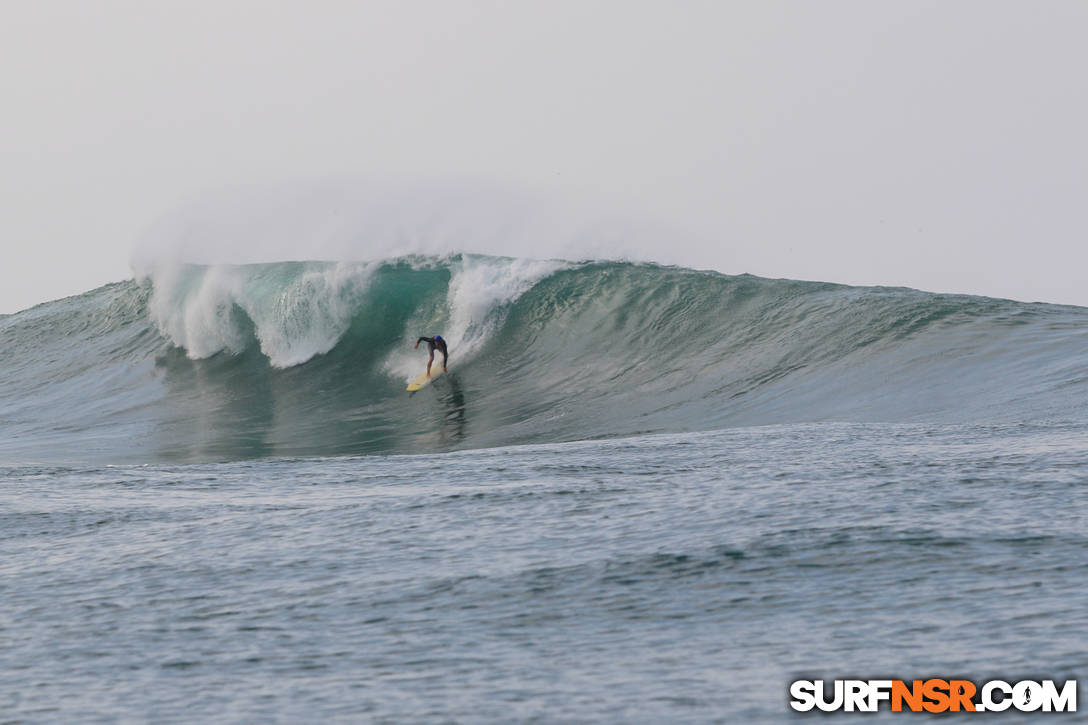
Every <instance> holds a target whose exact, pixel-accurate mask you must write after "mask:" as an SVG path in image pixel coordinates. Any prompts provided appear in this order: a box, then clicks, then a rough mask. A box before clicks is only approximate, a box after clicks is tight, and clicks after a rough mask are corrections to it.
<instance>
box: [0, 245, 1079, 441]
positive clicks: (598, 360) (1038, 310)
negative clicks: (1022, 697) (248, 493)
mask: <svg viewBox="0 0 1088 725" xmlns="http://www.w3.org/2000/svg"><path fill="white" fill-rule="evenodd" d="M436 333H439V334H442V335H443V336H444V337H445V338H446V339H447V340H448V341H449V343H450V350H451V358H450V375H448V376H444V377H443V378H440V379H438V380H436V382H435V383H434V384H432V385H431V386H429V387H428V388H425V389H424V390H423V391H421V392H420V393H417V394H415V395H411V396H410V395H408V394H406V393H405V391H404V382H405V381H406V380H407V379H410V378H412V377H414V376H416V375H418V374H419V373H420V372H422V369H423V366H424V365H425V360H426V355H425V353H424V352H423V351H416V350H413V348H412V344H413V342H414V341H415V339H416V338H417V337H418V336H420V335H433V334H436ZM0 344H2V349H0V365H2V368H0V434H2V442H0V460H10V461H16V460H17V461H29V460H37V461H73V460H77V461H78V460H91V459H94V460H101V459H108V460H116V461H149V460H184V461H193V460H218V459H227V458H248V457H263V456H296V455H342V454H352V453H375V452H424V451H437V450H450V449H456V448H469V447H479V446H498V445H510V444H518V443H534V442H551V441H559V440H576V439H586V438H597V437H610V436H622V435H630V434H636V433H646V432H675V431H689V430H700V429H708V428H718V427H725V426H733V425H757V424H769V423H787V422H804V421H825V420H836V421H884V422H899V421H911V422H918V421H931V422H934V423H942V424H943V423H994V424H1006V423H1025V422H1041V423H1048V424H1060V423H1062V422H1064V421H1076V422H1081V421H1084V420H1085V419H1086V418H1088V310H1086V309H1084V308H1079V307H1068V306H1059V305H1047V304H1038V303H1036V304H1026V303H1021V302H1013V301H1009V300H997V299H989V298H981V297H972V296H964V295H937V294H930V293H925V292H919V291H916V290H909V289H900V288H894V289H890V288H862V287H848V286H843V285H835V284H827V283H819V282H798V281H791V280H771V279H762V278H757V277H752V276H747V275H742V276H727V275H722V274H718V273H714V272H703V271H696V270H690V269H683V268H677V267H663V266H658V265H654V264H630V263H623V262H586V263H570V262H558V261H541V260H526V259H512V258H504V257H492V256H482V255H469V254H453V255H448V256H442V257H434V256H414V257H400V258H395V259H388V260H384V261H370V262H278V263H272V264H247V265H203V266H202V265H181V264H178V265H173V266H162V267H158V268H155V269H153V270H152V271H150V272H149V273H148V274H147V276H145V277H143V278H141V279H138V280H133V281H128V282H121V283H117V284H113V285H108V286H106V287H102V288H100V289H97V290H94V291H91V292H88V293H86V294H85V295H82V296H79V297H73V298H67V299H64V300H57V301H54V302H50V303H46V304H44V305H39V306H38V307H35V308H32V309H30V310H26V311H24V312H20V313H18V314H15V315H9V316H6V317H0Z"/></svg>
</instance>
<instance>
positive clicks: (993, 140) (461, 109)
mask: <svg viewBox="0 0 1088 725" xmlns="http://www.w3.org/2000/svg"><path fill="white" fill-rule="evenodd" d="M1086 39H1088V2H1083V1H1081V0H1075V1H1069V2H1061V1H1055V0H1049V1H1046V2H1026V1H1025V2H1001V1H998V0H979V1H974V2H970V1H955V0H942V1H941V2H922V1H920V0H912V1H910V2H907V1H900V2H873V1H872V0H858V1H851V2H846V1H841V2H834V1H827V2H811V1H799V2H773V1H770V2H769V1H767V0H751V1H749V2H726V1H722V0H718V1H713V2H672V1H670V2H665V1H661V2H631V1H630V0H624V1H619V2H593V1H591V0H590V1H587V0H576V1H575V0H571V1H563V0H550V1H547V2H529V1H523V2H467V1H466V2H461V1H458V0H449V1H435V2H421V1H413V0H399V1H396V2H366V1H363V0H359V1H357V2H322V1H313V0H311V1H308V2H301V1H298V2H274V1H269V0H253V1H243V0H214V1H213V0H188V1H181V0H179V1H177V2H155V1H153V0H113V1H109V0H95V2H84V1H82V0H72V1H70V2H61V1H57V0H25V1H22V0H3V1H2V2H0V91H2V99H0V103H2V104H3V106H2V113H0V159H2V164H0V195H2V196H0V198H2V199H3V202H2V209H3V214H2V216H0V234H2V236H3V249H4V259H3V264H2V265H0V312H13V311H15V310H17V309H21V308H23V307H26V306H29V305H31V304H34V303H37V302H41V301H44V300H48V299H53V298H56V297H60V296H64V295H68V294H74V293H78V292H82V291H85V290H87V289H90V288H93V287H96V286H98V285H100V284H102V283H104V282H107V281H113V280H118V279H122V278H125V277H127V276H130V268H129V263H130V262H129V260H130V255H131V251H132V249H133V246H134V245H135V244H136V243H137V242H138V240H139V239H140V238H141V237H142V235H144V234H145V233H146V230H147V229H148V228H149V227H150V226H151V225H152V224H154V223H155V221H156V220H157V219H159V218H161V217H162V216H163V215H164V214H169V213H170V212H171V211H172V210H174V209H176V208H177V207H179V206H181V205H183V204H185V203H187V202H188V201H189V200H191V199H193V198H198V197H201V196H207V195H209V194H211V195H215V194H216V193H218V191H217V190H221V189H229V188H239V187H241V188H245V187H246V186H247V185H252V184H269V183H291V182H292V181H293V180H307V179H320V178H326V177H329V176H351V175H357V174H358V175H365V176H367V177H369V178H372V179H373V178H378V179H380V178H382V176H383V175H385V174H388V175H392V176H396V177H398V178H400V179H405V178H407V179H411V178H414V177H419V178H421V179H423V178H428V179H430V178H442V177H447V176H448V177H451V178H478V179H483V180H487V181H488V182H489V183H493V184H494V185H496V186H498V187H502V186H504V185H509V186H510V187H511V188H518V187H524V188H532V189H546V190H549V191H553V192H555V193H557V194H560V195H566V196H569V197H570V198H573V199H578V200H579V201H581V202H584V203H588V204H596V203H600V204H601V205H602V207H604V206H608V207H609V208H613V209H615V208H627V209H630V210H631V211H632V213H633V214H638V215H640V216H643V217H646V218H653V219H656V220H660V221H661V222H663V223H664V224H666V225H673V226H675V227H676V228H677V229H684V230H688V231H690V232H691V237H690V238H687V237H683V236H677V237H675V238H674V237H671V235H664V236H668V237H669V238H663V239H661V240H659V241H658V242H656V243H657V244H659V245H660V249H656V248H654V247H653V246H652V245H653V243H650V244H651V247H650V248H648V249H645V250H643V251H644V252H646V253H647V254H648V256H652V257H658V258H660V259H662V260H663V261H667V262H680V263H685V264H688V265H691V266H699V267H712V268H716V269H719V270H721V271H723V272H728V273H741V272H751V273H754V274H759V275H764V276H772V277H793V278H801V279H819V280H828V281H836V282H846V283H852V284H901V285H908V286H913V287H920V288H922V289H929V290H935V291H951V292H967V293H976V294H988V295H995V296H1007V297H1013V298H1016V299H1025V300H1043V301H1052V302H1066V303H1073V304H1081V305H1088V284H1086V280H1088V271H1086V270H1088V234H1086V233H1088V203H1086V201H1088V141H1086V140H1085V134H1086V133H1088V131H1086V129H1088V79H1086V73H1088V41H1086ZM696 239H698V240H701V241H695V240H696Z"/></svg>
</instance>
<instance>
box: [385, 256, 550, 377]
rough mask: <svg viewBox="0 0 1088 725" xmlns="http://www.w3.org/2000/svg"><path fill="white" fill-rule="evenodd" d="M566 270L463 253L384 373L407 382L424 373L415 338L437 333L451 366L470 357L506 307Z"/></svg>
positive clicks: (498, 322)
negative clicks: (442, 295) (438, 299)
mask: <svg viewBox="0 0 1088 725" xmlns="http://www.w3.org/2000/svg"><path fill="white" fill-rule="evenodd" d="M565 266H568V265H567V264H566V263H564V262H560V261H554V260H536V259H508V258H501V257H500V258H496V257H477V256H473V255H464V256H463V257H462V258H461V259H460V260H458V261H455V262H453V266H452V269H451V278H450V284H449V289H448V291H447V294H446V299H445V304H444V305H443V306H441V307H440V308H438V309H435V310H431V311H430V313H429V314H428V316H427V317H419V318H416V319H413V320H411V321H410V322H409V323H408V325H407V328H406V330H405V336H404V345H403V346H402V349H401V350H399V351H396V352H394V353H392V354H390V356H389V357H388V358H387V360H386V364H385V367H386V370H387V371H389V372H390V373H391V374H393V375H396V376H402V377H404V378H405V379H406V380H411V379H412V378H415V377H416V376H417V375H419V374H420V373H421V372H422V371H423V369H424V368H425V366H426V361H425V359H424V358H422V357H421V355H420V354H419V353H417V352H416V351H415V350H414V348H412V346H411V345H412V344H413V343H414V341H415V340H416V339H418V338H419V336H420V335H423V336H426V337H430V336H432V335H436V334H439V335H442V337H443V338H444V339H445V340H446V344H447V345H448V346H449V350H450V358H451V362H452V363H455V364H456V363H460V362H461V361H465V360H470V359H472V357H474V356H475V355H476V353H477V352H479V350H480V348H481V347H482V346H483V344H484V343H485V342H486V341H487V339H488V337H489V336H490V334H491V333H492V332H493V331H494V330H495V329H497V328H498V326H499V325H501V323H502V321H503V318H504V317H505V315H506V311H507V310H508V309H509V305H510V303H512V302H514V301H516V300H517V298H518V297H520V296H521V295H522V294H523V293H524V292H525V291H526V290H528V289H530V288H531V287H532V286H533V285H534V284H536V283H537V282H538V281H540V280H541V279H543V278H545V277H547V276H548V275H550V274H552V273H553V272H556V271H557V270H559V269H562V268H563V267H565ZM438 360H439V361H440V360H441V357H440V356H439V357H438Z"/></svg>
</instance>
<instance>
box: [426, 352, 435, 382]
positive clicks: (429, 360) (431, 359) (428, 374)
mask: <svg viewBox="0 0 1088 725" xmlns="http://www.w3.org/2000/svg"><path fill="white" fill-rule="evenodd" d="M433 362H434V350H431V355H430V357H428V358H427V377H428V378H429V377H431V363H433Z"/></svg>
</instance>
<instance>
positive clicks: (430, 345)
mask: <svg viewBox="0 0 1088 725" xmlns="http://www.w3.org/2000/svg"><path fill="white" fill-rule="evenodd" d="M421 342H425V343H427V352H429V353H430V354H431V356H430V357H429V358H427V377H428V378H429V377H431V363H433V362H434V349H435V348H436V347H437V348H438V350H439V351H440V352H441V353H442V372H446V360H447V359H448V358H449V350H448V349H447V348H446V341H445V340H443V339H442V336H441V335H435V336H434V337H421V338H419V339H418V340H416V346H415V348H414V349H416V350H418V349H419V343H421Z"/></svg>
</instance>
